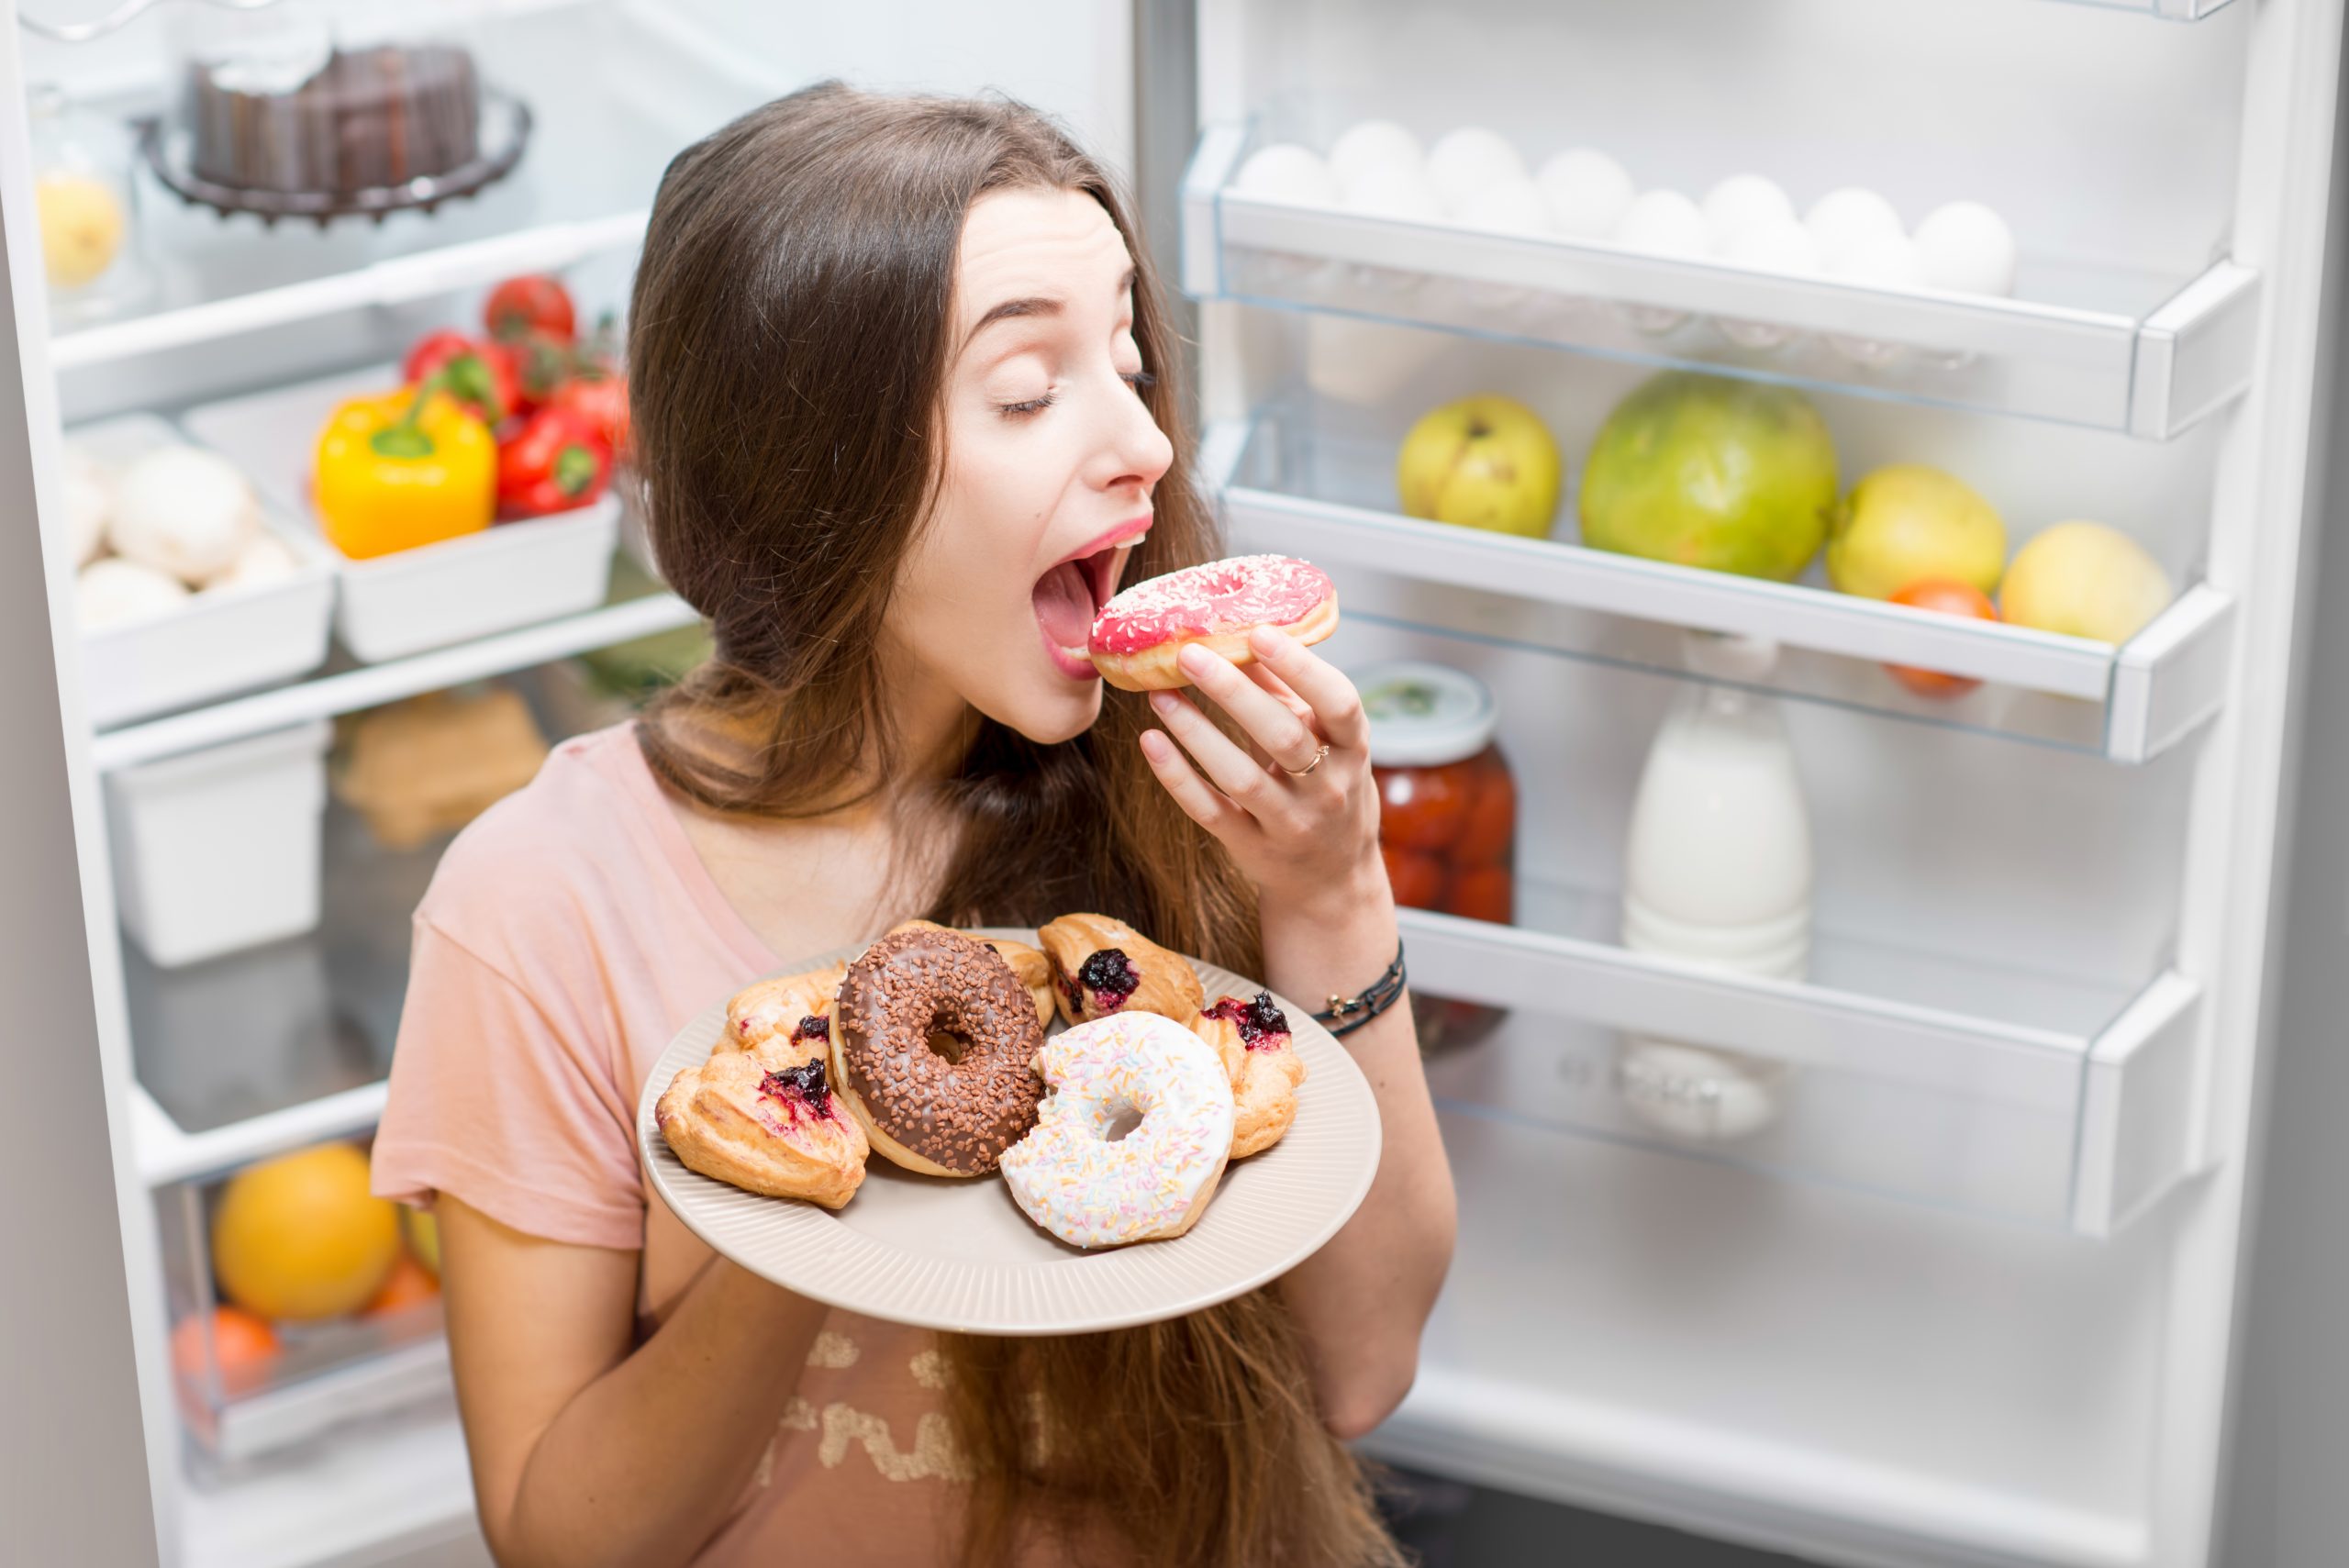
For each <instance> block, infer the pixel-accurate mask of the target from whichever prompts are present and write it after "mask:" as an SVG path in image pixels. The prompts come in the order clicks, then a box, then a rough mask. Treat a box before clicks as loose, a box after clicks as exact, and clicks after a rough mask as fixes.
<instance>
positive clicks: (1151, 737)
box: [1141, 729, 1166, 762]
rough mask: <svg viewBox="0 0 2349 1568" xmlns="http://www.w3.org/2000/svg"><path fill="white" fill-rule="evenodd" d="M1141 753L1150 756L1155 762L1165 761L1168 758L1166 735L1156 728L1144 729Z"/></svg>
mask: <svg viewBox="0 0 2349 1568" xmlns="http://www.w3.org/2000/svg"><path fill="white" fill-rule="evenodd" d="M1141 754H1142V755H1143V756H1145V757H1148V758H1149V759H1150V760H1151V761H1152V762H1164V761H1165V760H1166V737H1165V736H1163V735H1161V734H1160V733H1159V732H1158V731H1157V730H1155V729H1145V730H1143V731H1142V732H1141Z"/></svg>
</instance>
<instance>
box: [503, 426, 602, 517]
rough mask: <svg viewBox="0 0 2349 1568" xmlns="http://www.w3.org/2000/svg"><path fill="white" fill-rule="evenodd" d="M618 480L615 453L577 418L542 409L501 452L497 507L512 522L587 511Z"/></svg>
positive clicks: (506, 442) (505, 443)
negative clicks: (614, 469)
mask: <svg viewBox="0 0 2349 1568" xmlns="http://www.w3.org/2000/svg"><path fill="white" fill-rule="evenodd" d="M611 479H612V449H611V448H609V447H607V446H606V445H605V444H604V439H603V438H602V437H601V436H599V435H597V434H596V432H595V431H594V430H592V429H590V428H588V427H587V425H586V423H585V422H584V420H582V419H581V418H580V417H578V416H577V415H575V414H566V413H564V412H563V411H562V409H560V408H541V409H540V410H539V411H538V412H537V413H535V414H533V415H531V416H530V417H529V418H528V419H526V420H524V421H523V422H522V428H520V429H519V430H518V431H516V432H515V433H514V435H513V436H512V438H511V439H507V440H506V441H504V442H502V443H501V444H500V445H499V446H498V449H497V506H498V510H499V512H500V513H501V514H503V515H505V516H507V517H543V516H545V515H546V514H547V513H549V512H567V511H570V510H571V509H572V508H573V507H574V506H586V505H587V504H588V503H589V502H590V501H593V500H594V499H596V496H598V495H602V494H603V493H604V486H605V485H607V484H610V483H611Z"/></svg>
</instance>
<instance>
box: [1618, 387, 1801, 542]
mask: <svg viewBox="0 0 2349 1568" xmlns="http://www.w3.org/2000/svg"><path fill="white" fill-rule="evenodd" d="M1834 505H1835V440H1834V438H1833V437H1832V436H1831V435H1830V434H1829V433H1828V429H1827V421H1826V420H1824V419H1822V418H1820V416H1819V410H1818V409H1817V408H1815V407H1813V406H1811V402H1810V399H1809V398H1808V397H1805V396H1804V395H1802V394H1801V393H1799V392H1796V391H1794V390H1792V389H1791V388H1788V387H1783V386H1766V385H1762V384H1756V383H1753V382H1745V381H1729V380H1725V379H1723V378H1721V377H1720V376H1710V375H1698V374H1695V373H1692V372H1687V371H1667V372H1665V373H1664V374H1662V375H1658V376H1652V377H1650V378H1649V379H1648V380H1646V381H1644V382H1642V383H1641V384H1640V385H1639V386H1637V387H1636V388H1634V389H1633V390H1632V392H1631V395H1630V396H1628V397H1626V398H1624V399H1623V401H1622V402H1620V403H1619V404H1617V405H1616V406H1615V411H1614V412H1613V413H1611V414H1609V415H1608V417H1607V423H1606V424H1605V425H1603V426H1601V427H1600V428H1599V431H1598V439H1596V440H1595V441H1593V442H1592V443H1591V447H1590V456H1589V458H1588V459H1587V460H1586V462H1584V463H1583V469H1582V541H1583V543H1585V544H1586V545H1588V546H1589V547H1590V548H1591V549H1593V550H1615V551H1617V552H1619V553H1620V554H1624V555H1638V556H1644V557H1645V558H1646V559H1648V560H1650V561H1664V562H1671V563H1672V564H1674V565H1675V566H1698V567H1702V568H1704V569H1705V570H1706V571H1709V572H1733V573H1738V574H1739V575H1740V576H1744V577H1769V578H1774V579H1776V581H1778V582H1781V583H1784V582H1787V581H1788V580H1790V579H1792V578H1793V577H1795V576H1797V575H1798V574H1799V573H1801V571H1802V569H1803V568H1804V567H1806V566H1808V565H1809V564H1810V558H1811V557H1812V556H1814V555H1817V554H1818V553H1819V541H1820V539H1824V538H1825V537H1826V534H1827V513H1828V509H1829V508H1830V507H1831V506H1834Z"/></svg>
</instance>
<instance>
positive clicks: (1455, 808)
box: [1373, 762, 1476, 850]
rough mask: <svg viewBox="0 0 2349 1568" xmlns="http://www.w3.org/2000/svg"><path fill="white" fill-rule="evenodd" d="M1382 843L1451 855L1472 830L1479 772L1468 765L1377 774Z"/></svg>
mask: <svg viewBox="0 0 2349 1568" xmlns="http://www.w3.org/2000/svg"><path fill="white" fill-rule="evenodd" d="M1373 772H1374V773H1375V774H1376V776H1377V780H1378V801H1379V811H1378V838H1379V841H1380V842H1381V843H1386V844H1399V845H1401V846H1402V847H1403V848H1405V849H1407V850H1442V849H1449V848H1450V847H1451V845H1452V841H1453V840H1455V839H1457V838H1459V837H1460V829H1461V828H1464V827H1465V826H1466V825H1467V821H1468V797H1469V795H1470V793H1471V792H1472V791H1473V790H1474V789H1475V777H1476V775H1475V769H1474V768H1473V766H1472V765H1471V764H1470V763H1467V762H1453V763H1449V764H1447V765H1446V766H1444V767H1441V768H1377V769H1374V770H1373Z"/></svg>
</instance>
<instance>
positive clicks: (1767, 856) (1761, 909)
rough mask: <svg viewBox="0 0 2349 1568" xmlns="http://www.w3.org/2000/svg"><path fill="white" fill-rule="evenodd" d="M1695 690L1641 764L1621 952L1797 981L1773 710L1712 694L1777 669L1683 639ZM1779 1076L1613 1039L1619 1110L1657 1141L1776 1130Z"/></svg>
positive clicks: (1674, 1046)
mask: <svg viewBox="0 0 2349 1568" xmlns="http://www.w3.org/2000/svg"><path fill="white" fill-rule="evenodd" d="M1777 653H1778V651H1777V645H1776V643H1774V642H1769V641H1765V640H1764V639H1758V638H1736V637H1724V636H1720V635H1717V634H1714V633H1709V632H1696V631H1692V632H1689V633H1687V659H1688V663H1689V665H1690V667H1691V668H1692V669H1693V670H1695V671H1696V672H1697V673H1698V675H1700V676H1704V677H1708V678H1709V679H1707V680H1704V681H1701V682H1698V683H1694V684H1690V685H1689V686H1688V687H1687V689H1686V690H1685V691H1683V692H1681V693H1680V695H1678V697H1677V698H1675V701H1674V703H1673V705H1672V709H1671V711H1670V712H1669V713H1668V714H1667V715H1666V716H1665V717H1664V725H1663V728H1660V729H1659V730H1657V732H1656V737H1655V741H1654V743H1653V746H1651V747H1650V748H1649V751H1648V760H1647V767H1646V769H1645V771H1644V772H1642V774H1641V775H1640V788H1639V794H1638V796H1637V798H1636V799H1635V801H1634V802H1633V804H1632V807H1631V834H1630V839H1629V842H1628V843H1627V845H1626V846H1625V850H1624V856H1623V860H1624V866H1623V929H1622V940H1623V945H1624V946H1625V947H1627V948H1629V949H1631V951H1634V952H1642V953H1653V954H1657V955H1660V956H1665V957H1671V958H1675V959H1681V960H1685V961H1687V962H1691V963H1700V964H1704V965H1707V966H1709V967H1711V968H1717V969H1724V970H1730V971H1732V972H1734V973H1740V974H1752V975H1761V976H1765V977H1768V978H1771V979H1776V980H1800V979H1802V978H1803V977H1804V975H1805V973H1806V971H1807V969H1808V967H1809V957H1810V884H1811V859H1810V818H1809V812H1808V811H1807V810H1806V808H1805V806H1804V804H1803V795H1802V781H1801V779H1800V778H1799V777H1798V774H1797V773H1796V771H1795V759H1794V750H1793V748H1792V747H1791V746H1789V745H1788V744H1787V732H1786V726H1785V723H1784V721H1783V719H1782V717H1781V716H1780V714H1779V711H1778V704H1777V701H1776V699H1775V698H1773V697H1769V696H1765V695H1759V694H1757V693H1754V692H1752V691H1748V690H1742V689H1740V688H1739V687H1738V686H1733V685H1728V684H1712V683H1713V682H1716V681H1718V682H1730V681H1737V682H1746V683H1751V682H1757V681H1760V680H1762V679H1764V678H1765V677H1766V676H1767V675H1768V674H1769V673H1770V671H1771V669H1772V668H1773V666H1775V665H1776V662H1777ZM1787 1076H1788V1070H1787V1067H1786V1066H1785V1064H1784V1063H1782V1062H1769V1061H1765V1060H1761V1059H1758V1058H1754V1057H1749V1056H1741V1055H1736V1054H1733V1053H1731V1052H1728V1051H1714V1050H1710V1049H1708V1048H1704V1047H1698V1046H1694V1045H1685V1044H1680V1043H1678V1042H1675V1041H1671V1040H1653V1039H1650V1038H1647V1037H1645V1036H1626V1037H1625V1039H1624V1040H1623V1043H1622V1047H1621V1051H1620V1056H1619V1059H1618V1062H1617V1085H1618V1087H1619V1089H1620V1092H1621V1094H1622V1096H1623V1099H1624V1102H1625V1104H1626V1105H1627V1106H1629V1107H1630V1108H1631V1111H1632V1113H1633V1114H1634V1115H1635V1116H1637V1117H1638V1118H1640V1119H1641V1120H1642V1121H1643V1122H1645V1123H1647V1124H1648V1125H1649V1126H1651V1127H1653V1128H1654V1129H1657V1130H1659V1131H1663V1132H1668V1133H1671V1134H1674V1135H1675V1136H1677V1137H1681V1138H1688V1139H1697V1140H1707V1141H1723V1140H1732V1139H1738V1138H1743V1137H1746V1136H1749V1135H1751V1134H1753V1133H1755V1132H1758V1131H1760V1130H1761V1129H1763V1128H1765V1127H1767V1126H1768V1125H1769V1124H1770V1123H1771V1122H1772V1121H1774V1120H1775V1119H1776V1118H1777V1115H1778V1111H1779V1108H1780V1105H1781V1103H1782V1101H1783V1098H1784V1095H1785V1093H1786V1090H1787Z"/></svg>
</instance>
